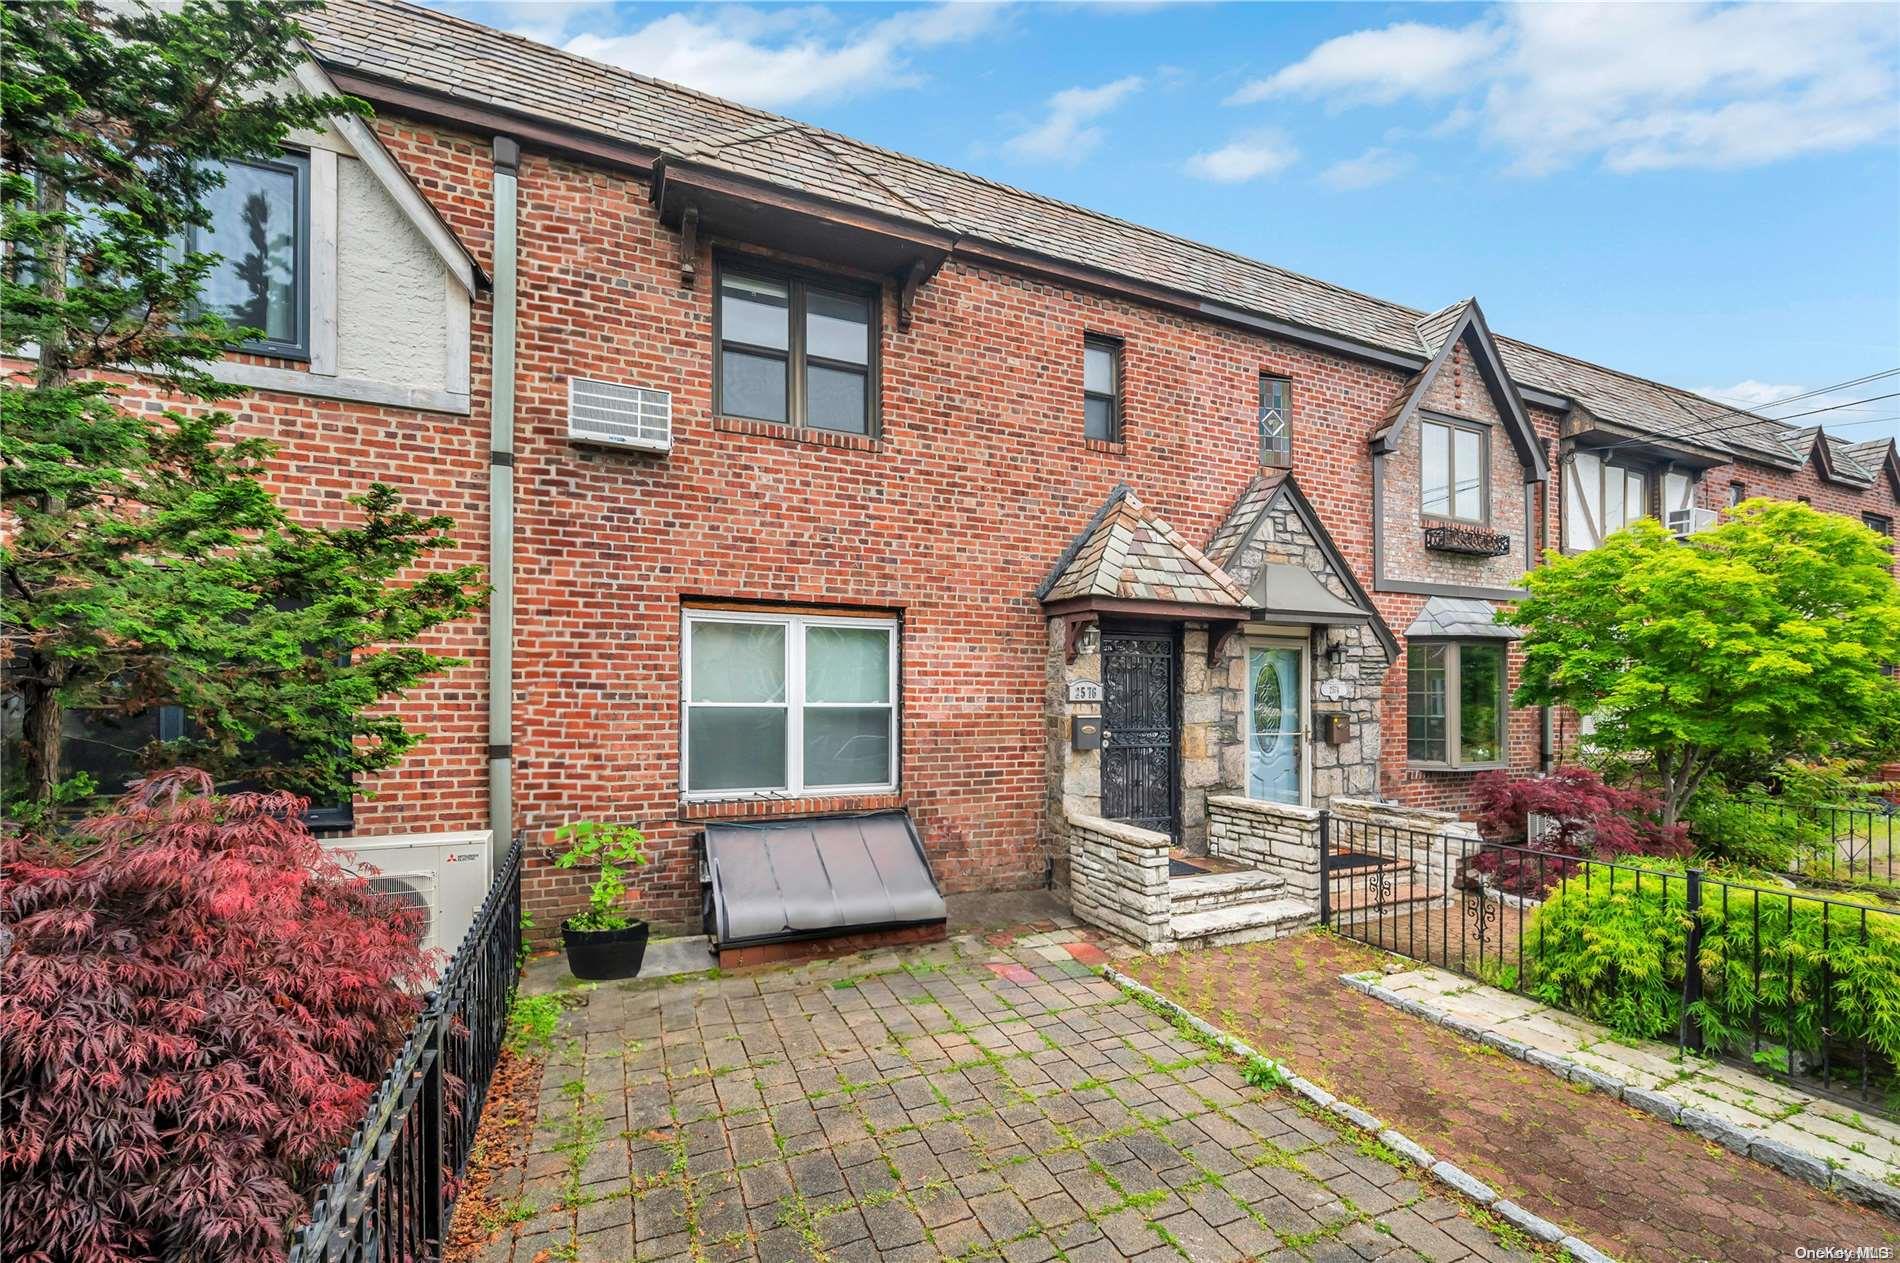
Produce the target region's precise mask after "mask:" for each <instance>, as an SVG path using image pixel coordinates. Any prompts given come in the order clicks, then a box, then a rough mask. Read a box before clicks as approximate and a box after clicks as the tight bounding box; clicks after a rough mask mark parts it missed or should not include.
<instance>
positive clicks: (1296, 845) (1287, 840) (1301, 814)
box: [1207, 794, 1320, 907]
mask: <svg viewBox="0 0 1900 1263" xmlns="http://www.w3.org/2000/svg"><path fill="white" fill-rule="evenodd" d="M1319 820H1320V809H1319V808H1317V807H1293V806H1289V805H1287V804H1285V803H1269V802H1261V801H1259V800H1258V799H1253V798H1240V797H1237V796H1235V795H1232V794H1210V795H1209V796H1208V799H1207V853H1208V854H1209V855H1218V856H1220V857H1221V858H1223V859H1231V860H1237V861H1239V862H1240V863H1243V864H1251V865H1253V867H1255V868H1258V869H1263V870H1265V871H1267V872H1273V873H1278V874H1280V876H1282V877H1284V878H1285V879H1286V886H1287V893H1288V894H1289V895H1291V896H1293V897H1294V898H1298V899H1305V900H1308V901H1310V902H1311V903H1312V904H1313V905H1314V906H1315V907H1318V906H1319Z"/></svg>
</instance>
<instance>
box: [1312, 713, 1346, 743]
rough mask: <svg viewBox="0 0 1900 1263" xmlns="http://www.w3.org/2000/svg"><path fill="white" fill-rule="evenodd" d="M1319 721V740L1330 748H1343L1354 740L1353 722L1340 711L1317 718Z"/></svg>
mask: <svg viewBox="0 0 1900 1263" xmlns="http://www.w3.org/2000/svg"><path fill="white" fill-rule="evenodd" d="M1316 718H1317V719H1318V720H1319V739H1320V740H1321V741H1324V742H1325V743H1326V744H1327V745H1329V746H1343V745H1345V744H1346V742H1348V741H1350V740H1351V739H1352V722H1351V720H1350V719H1349V718H1348V717H1347V716H1345V715H1343V714H1341V713H1340V712H1338V711H1332V712H1330V713H1328V714H1324V715H1319V716H1316Z"/></svg>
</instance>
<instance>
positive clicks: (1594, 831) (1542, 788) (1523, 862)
mask: <svg viewBox="0 0 1900 1263" xmlns="http://www.w3.org/2000/svg"><path fill="white" fill-rule="evenodd" d="M1471 789H1472V794H1473V796H1474V797H1475V798H1476V800H1477V806H1478V829H1479V831H1480V832H1481V833H1483V834H1484V836H1485V837H1486V838H1487V839H1489V840H1491V841H1492V842H1496V843H1500V844H1503V845H1502V847H1500V848H1498V849H1491V850H1486V851H1483V852H1481V853H1480V854H1479V855H1477V856H1475V857H1474V858H1473V860H1472V866H1473V867H1474V868H1476V869H1477V870H1478V871H1479V872H1482V873H1487V874H1489V875H1490V876H1491V878H1492V881H1493V884H1495V885H1496V886H1498V887H1499V888H1500V889H1503V890H1507V891H1510V892H1512V893H1514V894H1530V895H1536V894H1541V893H1542V892H1543V890H1544V889H1547V888H1548V887H1550V886H1552V885H1555V884H1556V883H1557V882H1558V881H1560V880H1562V879H1563V878H1564V877H1566V876H1568V875H1569V874H1570V872H1571V871H1573V869H1574V868H1575V865H1574V864H1573V863H1571V862H1570V858H1571V857H1575V858H1577V859H1582V858H1590V859H1599V860H1615V859H1617V858H1618V857H1619V856H1627V855H1665V856H1673V857H1675V858H1678V859H1680V858H1684V857H1686V856H1687V855H1688V854H1689V851H1690V847H1689V831H1688V828H1687V826H1685V825H1680V824H1674V825H1665V824H1663V823H1662V822H1661V821H1660V820H1659V819H1658V810H1659V808H1660V807H1661V801H1662V800H1661V799H1659V798H1658V797H1657V796H1656V795H1654V794H1650V793H1646V792H1644V791H1643V790H1640V789H1623V788H1619V787H1617V786H1615V785H1611V784H1610V783H1609V782H1607V781H1605V780H1604V779H1603V778H1602V777H1601V776H1599V775H1598V774H1597V773H1596V772H1594V771H1591V770H1590V769H1589V768H1586V767H1576V766H1568V767H1560V768H1558V769H1556V770H1555V771H1553V772H1551V773H1550V774H1549V775H1548V776H1539V777H1524V778H1520V779H1513V778H1512V777H1510V776H1509V775H1507V774H1506V773H1504V772H1484V773H1481V774H1480V775H1479V776H1477V777H1476V778H1475V779H1474V780H1473V781H1472V782H1471ZM1533 817H1535V818H1536V819H1537V821H1538V823H1539V826H1540V831H1539V832H1538V834H1537V836H1536V837H1535V838H1534V839H1530V840H1529V841H1527V840H1526V839H1527V838H1528V837H1529V833H1530V825H1531V821H1532V818H1533ZM1505 848H1509V849H1505Z"/></svg>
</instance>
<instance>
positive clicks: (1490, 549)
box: [1425, 522, 1511, 557]
mask: <svg viewBox="0 0 1900 1263" xmlns="http://www.w3.org/2000/svg"><path fill="white" fill-rule="evenodd" d="M1425 547H1427V548H1430V549H1432V550H1434V551H1436V552H1441V553H1464V554H1465V555H1466V556H1468V557H1502V556H1504V555H1505V554H1506V553H1508V552H1510V551H1511V537H1510V536H1509V535H1507V534H1505V533H1504V532H1503V531H1494V530H1492V529H1491V528H1490V527H1488V526H1477V525H1475V524H1465V523H1449V522H1446V523H1437V524H1434V525H1432V526H1428V527H1426V528H1425Z"/></svg>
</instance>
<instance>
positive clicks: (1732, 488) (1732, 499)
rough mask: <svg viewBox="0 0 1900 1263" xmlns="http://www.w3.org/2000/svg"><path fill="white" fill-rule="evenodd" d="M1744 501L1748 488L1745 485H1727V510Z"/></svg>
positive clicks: (1736, 483)
mask: <svg viewBox="0 0 1900 1263" xmlns="http://www.w3.org/2000/svg"><path fill="white" fill-rule="evenodd" d="M1746 499H1748V486H1747V484H1746V483H1740V482H1731V483H1730V484H1729V485H1728V507H1729V508H1731V509H1732V508H1734V507H1735V506H1736V505H1738V504H1740V503H1741V502H1742V501H1744V500H1746Z"/></svg>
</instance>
